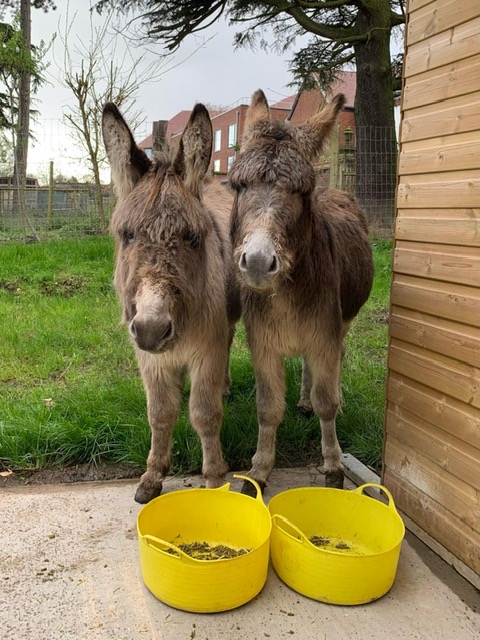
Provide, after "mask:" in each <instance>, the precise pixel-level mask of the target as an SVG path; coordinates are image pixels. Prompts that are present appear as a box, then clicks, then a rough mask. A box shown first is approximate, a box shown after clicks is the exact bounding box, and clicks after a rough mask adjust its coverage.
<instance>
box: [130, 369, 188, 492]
mask: <svg viewBox="0 0 480 640" xmlns="http://www.w3.org/2000/svg"><path fill="white" fill-rule="evenodd" d="M142 359H143V358H142ZM152 364H153V366H152ZM140 369H141V372H142V378H143V383H144V386H145V390H146V393H147V412H148V421H149V423H150V428H151V431H152V439H151V447H150V453H149V454H148V458H147V470H146V471H145V473H144V474H143V475H142V477H141V478H140V484H139V486H138V488H137V492H136V494H135V500H136V501H137V502H140V503H142V504H144V503H146V502H149V501H150V500H152V499H153V498H156V497H157V496H158V495H160V493H161V492H162V483H163V480H164V478H165V476H166V475H167V473H168V470H169V469H170V463H171V459H172V432H173V427H174V425H175V422H176V419H177V416H178V409H179V404H180V392H181V385H182V372H181V370H180V369H173V368H172V369H166V368H161V367H159V366H158V365H156V363H155V362H154V361H153V363H152V360H150V362H149V365H148V366H145V364H144V365H143V366H142V362H141V360H140Z"/></svg>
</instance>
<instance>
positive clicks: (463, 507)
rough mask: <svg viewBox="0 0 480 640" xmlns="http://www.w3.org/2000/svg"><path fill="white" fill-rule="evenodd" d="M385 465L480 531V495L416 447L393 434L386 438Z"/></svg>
mask: <svg viewBox="0 0 480 640" xmlns="http://www.w3.org/2000/svg"><path fill="white" fill-rule="evenodd" d="M385 465H386V466H387V467H388V468H389V469H390V470H391V471H393V473H395V474H397V476H399V477H400V478H405V479H406V480H408V481H409V482H410V483H411V484H413V485H414V486H415V487H417V489H418V490H419V491H421V492H422V493H424V494H425V495H427V496H428V497H429V498H431V499H432V500H435V502H438V503H440V504H443V505H444V506H445V507H446V508H447V509H448V511H449V512H450V513H452V514H453V515H454V516H455V517H457V518H459V519H460V520H462V521H463V522H465V523H466V524H468V525H469V526H470V527H472V529H473V530H474V531H477V532H479V531H480V495H479V492H478V491H477V490H476V489H475V488H474V487H471V486H470V485H469V484H467V483H466V482H463V481H462V480H460V479H459V478H456V477H455V476H454V475H452V474H451V473H450V472H449V471H447V470H446V469H443V468H442V467H440V466H439V465H437V464H435V463H434V462H432V461H431V460H429V459H428V458H426V457H425V456H424V455H422V454H421V453H420V452H419V451H418V450H417V449H416V448H415V447H408V445H407V446H405V445H404V444H403V443H402V442H400V441H399V440H397V439H396V438H395V437H394V436H393V435H392V434H387V444H386V447H385Z"/></svg>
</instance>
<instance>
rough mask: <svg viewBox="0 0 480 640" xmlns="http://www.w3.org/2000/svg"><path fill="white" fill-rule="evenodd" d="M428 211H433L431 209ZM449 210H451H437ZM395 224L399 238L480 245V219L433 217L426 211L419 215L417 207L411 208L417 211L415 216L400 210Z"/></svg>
mask: <svg viewBox="0 0 480 640" xmlns="http://www.w3.org/2000/svg"><path fill="white" fill-rule="evenodd" d="M428 211H431V210H430V209H429V210H428ZM437 211H443V213H444V214H445V211H447V214H448V213H449V212H450V211H451V210H445V209H444V210H442V209H440V210H437ZM400 212H401V215H399V216H397V219H396V226H395V237H396V238H397V239H398V240H418V241H420V242H426V241H430V242H438V243H443V244H452V245H463V246H464V247H480V219H477V218H474V217H469V218H466V217H465V218H454V217H448V218H446V217H439V216H437V214H436V213H435V214H433V215H432V216H431V217H430V216H429V214H428V213H426V212H425V211H423V212H422V216H423V217H420V215H418V213H419V212H418V210H417V209H410V210H409V213H410V212H413V213H416V214H417V215H414V216H410V215H408V216H406V215H405V209H401V210H400Z"/></svg>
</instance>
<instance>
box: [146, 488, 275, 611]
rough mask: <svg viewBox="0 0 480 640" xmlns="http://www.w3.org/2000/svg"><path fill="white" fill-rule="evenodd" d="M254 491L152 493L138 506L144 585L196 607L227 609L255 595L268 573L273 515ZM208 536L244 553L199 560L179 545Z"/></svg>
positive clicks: (167, 598) (186, 607)
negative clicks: (229, 556)
mask: <svg viewBox="0 0 480 640" xmlns="http://www.w3.org/2000/svg"><path fill="white" fill-rule="evenodd" d="M235 477H236V478H243V479H246V480H250V481H251V482H252V483H253V484H254V485H255V487H256V489H257V497H256V498H251V497H250V496H247V495H243V494H241V493H235V492H232V491H229V488H230V484H229V483H228V484H225V485H224V486H223V487H220V488H218V489H185V490H181V491H174V492H172V493H167V494H165V495H162V496H159V497H158V498H155V499H154V500H152V501H151V502H149V503H148V504H147V505H145V507H143V509H142V510H141V511H140V513H139V515H138V519H137V532H138V541H139V548H140V566H141V570H142V577H143V581H144V583H145V585H146V586H147V588H148V589H149V590H150V591H151V592H152V593H153V594H154V595H155V596H156V597H157V598H158V599H159V600H161V601H162V602H165V603H166V604H168V605H170V606H172V607H175V608H177V609H183V610H184V611H192V612H196V613H207V612H209V613H212V612H217V611H227V610H229V609H234V608H235V607H239V606H241V605H243V604H245V603H246V602H248V601H249V600H251V599H252V598H254V597H255V596H256V595H257V594H258V593H259V592H260V591H261V589H262V588H263V586H264V584H265V581H266V579H267V572H268V562H269V550H270V533H271V528H272V524H271V520H270V514H269V512H268V509H267V507H266V506H265V504H264V503H263V499H262V494H261V491H260V488H259V487H258V485H257V484H256V483H255V482H254V481H253V480H251V479H250V478H246V477H245V478H244V477H243V476H235ZM203 542H207V543H208V544H209V545H211V546H215V545H225V546H227V547H229V548H230V549H233V550H240V549H249V551H248V552H247V553H244V554H243V555H237V556H235V557H231V558H223V559H216V560H202V559H198V558H195V557H192V556H191V555H188V554H187V553H185V552H184V551H182V549H181V548H180V545H191V544H193V543H200V544H203Z"/></svg>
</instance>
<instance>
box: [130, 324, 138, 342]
mask: <svg viewBox="0 0 480 640" xmlns="http://www.w3.org/2000/svg"><path fill="white" fill-rule="evenodd" d="M129 331H130V335H131V336H132V338H133V339H134V340H135V338H136V337H137V327H136V326H135V320H132V321H131V323H130V327H129Z"/></svg>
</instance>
